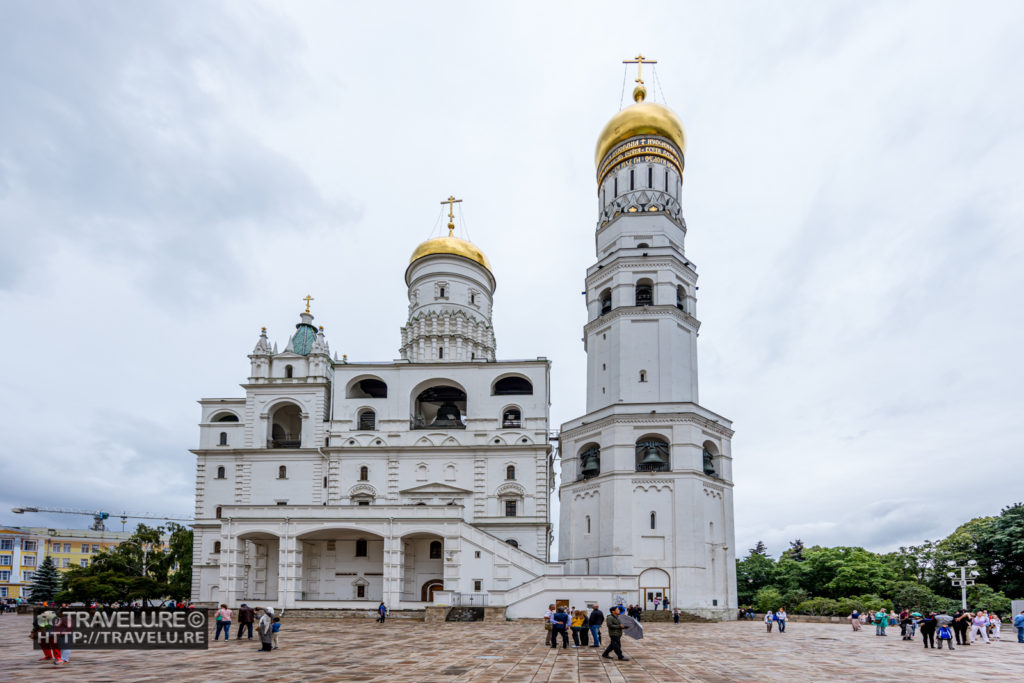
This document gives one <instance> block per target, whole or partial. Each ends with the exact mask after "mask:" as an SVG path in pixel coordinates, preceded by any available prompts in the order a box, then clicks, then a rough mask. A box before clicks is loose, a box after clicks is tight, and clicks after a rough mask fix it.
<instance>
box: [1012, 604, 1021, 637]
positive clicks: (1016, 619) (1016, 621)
mask: <svg viewBox="0 0 1024 683" xmlns="http://www.w3.org/2000/svg"><path fill="white" fill-rule="evenodd" d="M1013 627H1014V628H1016V629H1017V642H1018V643H1024V609H1022V610H1021V611H1020V614H1018V615H1017V616H1015V617H1014V618H1013Z"/></svg>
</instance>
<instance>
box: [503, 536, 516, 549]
mask: <svg viewBox="0 0 1024 683" xmlns="http://www.w3.org/2000/svg"><path fill="white" fill-rule="evenodd" d="M505 543H508V544H509V545H510V546H512V547H513V548H518V547H519V541H517V540H516V539H514V538H506V539H505Z"/></svg>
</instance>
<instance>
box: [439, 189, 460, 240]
mask: <svg viewBox="0 0 1024 683" xmlns="http://www.w3.org/2000/svg"><path fill="white" fill-rule="evenodd" d="M461 202H462V200H461V199H456V198H455V195H453V194H450V195H448V199H445V200H444V201H443V202H441V203H442V204H447V205H448V236H449V237H451V236H452V233H454V232H455V205H456V204H459V203H461Z"/></svg>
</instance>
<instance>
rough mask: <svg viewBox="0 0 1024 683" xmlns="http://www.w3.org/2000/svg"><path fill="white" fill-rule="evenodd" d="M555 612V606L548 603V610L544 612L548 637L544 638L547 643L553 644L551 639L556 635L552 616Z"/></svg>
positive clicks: (545, 629)
mask: <svg viewBox="0 0 1024 683" xmlns="http://www.w3.org/2000/svg"><path fill="white" fill-rule="evenodd" d="M554 613H555V606H554V605H548V611H547V612H545V613H544V631H545V632H546V633H547V637H545V639H544V644H545V645H548V646H549V645H551V640H552V639H553V638H554V637H555V632H554V630H553V629H552V624H551V616H552V615H553V614H554Z"/></svg>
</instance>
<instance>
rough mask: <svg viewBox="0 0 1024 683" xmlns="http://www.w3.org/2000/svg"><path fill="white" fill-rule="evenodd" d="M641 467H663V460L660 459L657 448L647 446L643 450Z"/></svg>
mask: <svg viewBox="0 0 1024 683" xmlns="http://www.w3.org/2000/svg"><path fill="white" fill-rule="evenodd" d="M640 464H641V465H663V464H665V458H663V457H662V455H661V453H659V452H658V447H657V446H647V447H646V448H645V449H644V457H643V460H641V461H640Z"/></svg>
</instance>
